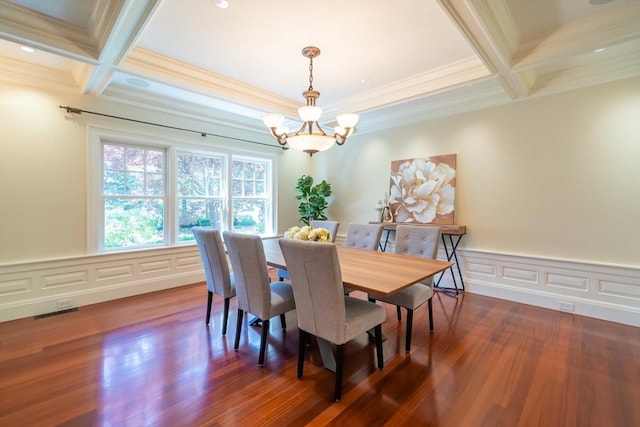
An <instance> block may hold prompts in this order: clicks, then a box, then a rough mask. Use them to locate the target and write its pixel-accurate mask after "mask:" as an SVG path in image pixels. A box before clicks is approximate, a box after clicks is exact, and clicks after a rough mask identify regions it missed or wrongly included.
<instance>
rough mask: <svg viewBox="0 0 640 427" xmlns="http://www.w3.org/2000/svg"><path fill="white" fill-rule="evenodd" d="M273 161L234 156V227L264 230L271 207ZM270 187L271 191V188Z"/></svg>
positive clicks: (232, 185) (243, 229) (241, 229)
mask: <svg viewBox="0 0 640 427" xmlns="http://www.w3.org/2000/svg"><path fill="white" fill-rule="evenodd" d="M269 166H270V163H269V162H267V161H264V160H253V159H234V160H233V161H232V166H231V198H232V210H233V214H232V219H233V231H239V232H242V233H255V234H264V233H265V232H266V231H267V230H266V225H267V220H268V219H267V212H269V211H270V200H271V198H270V188H269V187H270V186H269V180H268V178H269V175H268V170H269ZM268 190H269V191H268Z"/></svg>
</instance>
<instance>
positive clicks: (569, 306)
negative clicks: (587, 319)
mask: <svg viewBox="0 0 640 427" xmlns="http://www.w3.org/2000/svg"><path fill="white" fill-rule="evenodd" d="M575 309H576V307H575V305H573V303H570V302H564V301H560V310H561V311H569V312H572V313H573V312H574V311H575Z"/></svg>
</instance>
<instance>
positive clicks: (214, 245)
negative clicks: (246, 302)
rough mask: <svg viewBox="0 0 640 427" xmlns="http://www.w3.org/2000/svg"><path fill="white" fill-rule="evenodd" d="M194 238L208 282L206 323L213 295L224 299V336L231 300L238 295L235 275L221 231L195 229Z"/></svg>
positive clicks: (209, 316)
mask: <svg viewBox="0 0 640 427" xmlns="http://www.w3.org/2000/svg"><path fill="white" fill-rule="evenodd" d="M192 230H193V236H194V237H195V238H196V243H197V244H198V250H199V251H200V257H201V258H202V266H203V267H204V273H205V277H206V282H207V291H208V292H207V296H208V298H207V317H206V319H205V323H206V324H207V325H208V324H209V319H210V318H211V303H212V300H213V294H216V295H219V296H221V297H222V298H224V316H223V319H222V335H226V334H227V320H228V319H229V300H230V299H231V298H232V297H234V296H235V295H236V287H235V283H234V282H235V280H234V277H233V273H229V264H228V261H227V254H226V253H225V249H224V244H223V243H222V236H220V231H218V230H216V229H213V228H209V227H207V228H205V227H193V228H192Z"/></svg>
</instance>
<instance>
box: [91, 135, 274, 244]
mask: <svg viewBox="0 0 640 427" xmlns="http://www.w3.org/2000/svg"><path fill="white" fill-rule="evenodd" d="M104 143H113V144H119V145H125V146H136V147H140V148H150V149H162V150H164V151H165V172H164V173H165V183H164V185H165V196H164V197H165V204H164V243H162V244H158V245H149V246H135V247H127V248H115V249H109V248H104V237H105V236H104V220H105V218H104V208H103V205H102V203H101V199H102V192H103V166H104V164H103V153H102V152H103V148H102V147H103V144H104ZM179 152H183V153H189V154H193V155H203V156H212V157H222V158H223V159H224V162H223V178H225V179H226V182H225V183H223V187H224V189H223V199H224V201H223V212H222V216H223V218H222V223H221V228H222V230H232V229H233V197H232V188H231V187H232V185H231V182H232V181H231V174H232V170H231V169H232V162H233V160H234V159H243V160H254V161H266V162H267V163H268V164H269V165H270V170H269V171H267V172H266V174H267V176H266V177H265V178H266V181H267V183H268V185H270V191H267V195H268V196H267V200H268V203H270V206H267V208H266V210H267V213H266V217H265V233H263V234H261V235H262V236H264V237H273V236H275V235H276V234H277V230H278V228H277V217H278V215H277V206H278V192H277V185H276V177H277V167H278V156H277V153H272V152H269V151H266V150H265V151H262V150H253V151H250V150H243V149H236V148H233V149H230V148H229V144H228V143H226V144H225V143H224V140H215V141H213V142H212V141H211V140H210V139H208V140H207V143H206V144H205V143H197V142H193V141H189V140H187V139H180V138H173V139H168V138H167V137H166V136H162V135H157V136H156V135H155V134H154V135H152V136H151V135H150V134H145V135H142V134H139V133H134V132H128V131H120V130H115V129H108V128H102V127H96V126H88V137H87V221H86V225H87V250H88V252H89V253H94V254H99V253H118V252H127V251H139V250H145V249H154V248H170V247H180V246H184V245H194V244H195V241H194V240H186V241H179V218H178V214H179V212H178V208H179V206H178V200H179V199H180V198H179V197H178V188H177V185H178V183H177V179H178V171H177V167H178V166H177V159H178V157H177V156H178V153H179Z"/></svg>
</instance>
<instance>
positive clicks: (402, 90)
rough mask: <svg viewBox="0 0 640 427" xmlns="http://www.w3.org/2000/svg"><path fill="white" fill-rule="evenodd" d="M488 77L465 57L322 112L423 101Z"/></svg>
mask: <svg viewBox="0 0 640 427" xmlns="http://www.w3.org/2000/svg"><path fill="white" fill-rule="evenodd" d="M490 75H491V73H490V72H489V70H487V68H486V67H485V66H484V64H483V63H482V61H481V60H480V59H479V58H478V57H475V56H474V57H469V58H466V59H463V60H461V61H458V62H456V63H453V64H451V65H448V66H446V67H441V68H438V69H436V70H434V71H431V72H429V73H422V74H418V75H415V76H411V77H409V78H406V79H403V80H400V81H398V82H395V83H393V84H389V85H385V86H381V87H378V88H376V89H374V90H371V91H368V92H366V93H365V94H363V95H361V96H354V97H349V98H345V99H344V100H343V101H341V102H340V103H336V104H332V105H330V106H327V107H326V108H324V111H325V112H326V114H327V115H330V116H332V115H336V114H337V113H339V112H340V111H356V112H365V111H371V110H375V109H379V108H383V107H388V106H393V105H396V104H401V103H405V102H407V101H410V100H414V99H419V98H423V97H425V96H428V95H430V94H434V93H438V92H440V91H442V90H446V89H448V88H452V87H455V86H457V85H461V84H467V83H469V82H470V81H473V80H477V79H482V78H485V77H489V76H490Z"/></svg>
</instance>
